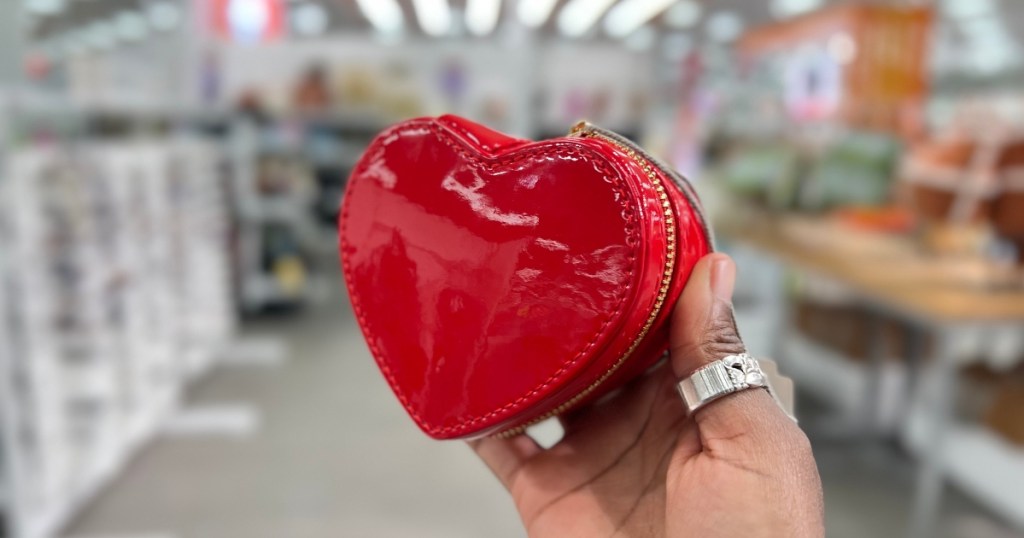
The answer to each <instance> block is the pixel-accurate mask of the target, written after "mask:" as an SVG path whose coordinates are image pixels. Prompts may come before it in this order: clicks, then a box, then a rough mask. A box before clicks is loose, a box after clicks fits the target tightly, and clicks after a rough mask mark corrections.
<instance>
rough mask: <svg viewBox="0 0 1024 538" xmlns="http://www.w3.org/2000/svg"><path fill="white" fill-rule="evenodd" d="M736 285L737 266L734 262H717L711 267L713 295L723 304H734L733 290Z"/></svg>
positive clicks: (726, 260)
mask: <svg viewBox="0 0 1024 538" xmlns="http://www.w3.org/2000/svg"><path fill="white" fill-rule="evenodd" d="M735 284H736V266H735V265H733V263H732V260H729V259H728V258H723V259H720V260H715V263H714V264H713V265H712V266H711V293H712V294H713V295H714V296H715V298H716V299H718V300H719V301H722V302H726V303H731V302H732V290H733V287H734V286H735Z"/></svg>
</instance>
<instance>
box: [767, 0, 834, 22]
mask: <svg viewBox="0 0 1024 538" xmlns="http://www.w3.org/2000/svg"><path fill="white" fill-rule="evenodd" d="M821 4H822V0H772V13H773V14H775V16H776V17H778V18H780V19H781V18H784V17H793V16H796V15H800V14H802V13H807V12H808V11H812V10H814V9H816V8H818V7H820V6H821Z"/></svg>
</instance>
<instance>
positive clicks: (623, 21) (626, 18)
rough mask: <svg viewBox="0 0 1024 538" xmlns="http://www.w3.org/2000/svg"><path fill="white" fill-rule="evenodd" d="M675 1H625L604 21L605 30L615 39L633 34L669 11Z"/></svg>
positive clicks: (613, 9)
mask: <svg viewBox="0 0 1024 538" xmlns="http://www.w3.org/2000/svg"><path fill="white" fill-rule="evenodd" d="M674 2H675V0H623V1H622V2H620V3H619V4H618V5H616V6H615V7H614V8H612V10H611V11H609V12H608V17H607V18H605V20H604V29H605V31H606V32H608V34H609V35H611V36H613V37H625V36H627V35H629V34H632V33H633V32H635V31H636V30H637V28H640V27H641V26H643V25H644V24H646V23H647V21H650V20H651V19H653V18H654V17H656V16H657V15H658V14H659V13H661V12H662V11H665V10H666V9H668V7H669V6H671V5H672V4H673V3H674Z"/></svg>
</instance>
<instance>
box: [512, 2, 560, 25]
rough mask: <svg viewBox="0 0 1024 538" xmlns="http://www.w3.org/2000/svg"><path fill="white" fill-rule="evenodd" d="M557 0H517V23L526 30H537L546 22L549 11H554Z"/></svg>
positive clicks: (549, 14)
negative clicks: (526, 28) (521, 24)
mask: <svg viewBox="0 0 1024 538" xmlns="http://www.w3.org/2000/svg"><path fill="white" fill-rule="evenodd" d="M556 3H558V0H519V5H518V7H517V8H516V14H517V15H519V22H521V23H523V24H524V25H525V26H527V27H528V28H539V27H541V26H544V23H545V22H548V17H550V16H551V11H552V10H554V8H555V4H556Z"/></svg>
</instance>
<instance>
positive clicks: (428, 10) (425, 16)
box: [412, 0, 452, 37]
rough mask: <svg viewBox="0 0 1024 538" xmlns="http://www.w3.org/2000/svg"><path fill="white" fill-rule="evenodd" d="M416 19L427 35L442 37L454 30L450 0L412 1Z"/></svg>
mask: <svg viewBox="0 0 1024 538" xmlns="http://www.w3.org/2000/svg"><path fill="white" fill-rule="evenodd" d="M412 8H413V10H414V11H416V19H418V20H419V21H420V27H421V28H423V31H424V32H426V33H427V35H431V36H435V37H437V36H442V35H445V34H447V33H448V32H449V31H451V29H452V10H451V8H449V7H448V0H412Z"/></svg>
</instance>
